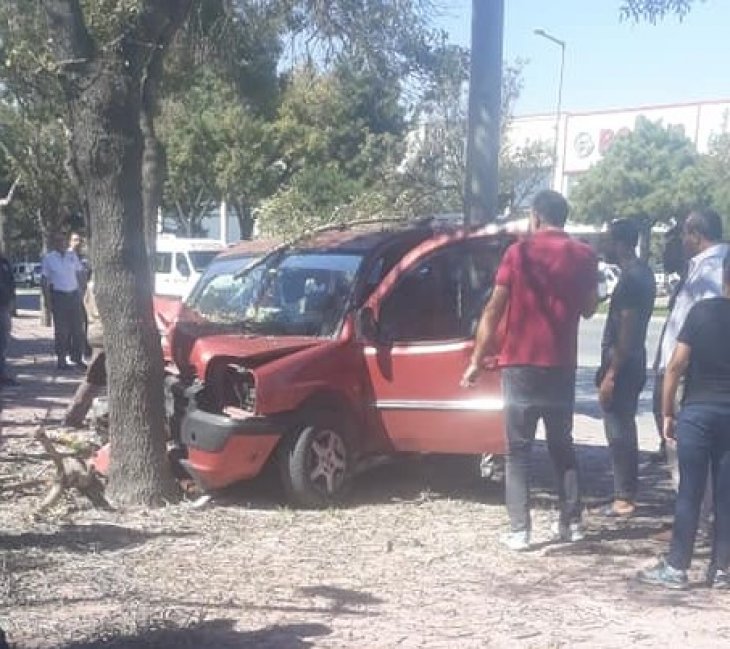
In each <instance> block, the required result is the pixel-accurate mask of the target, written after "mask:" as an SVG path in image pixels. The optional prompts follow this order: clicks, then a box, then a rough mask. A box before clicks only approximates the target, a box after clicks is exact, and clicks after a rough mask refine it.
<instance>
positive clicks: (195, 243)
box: [155, 236, 225, 299]
mask: <svg viewBox="0 0 730 649" xmlns="http://www.w3.org/2000/svg"><path fill="white" fill-rule="evenodd" d="M224 247H225V246H223V244H222V243H220V242H219V241H215V240H212V239H178V238H176V237H166V236H162V237H159V238H158V239H157V251H156V253H155V293H156V294H157V295H171V296H176V297H180V298H183V299H184V298H185V297H186V296H187V294H188V293H189V292H190V289H192V288H193V286H195V282H197V281H198V278H199V277H200V275H201V273H202V272H203V271H204V270H205V269H206V268H207V267H208V264H210V262H211V261H213V258H214V257H215V256H216V255H217V254H218V253H219V252H220V251H221V250H223V248H224Z"/></svg>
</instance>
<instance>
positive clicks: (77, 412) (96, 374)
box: [63, 280, 106, 428]
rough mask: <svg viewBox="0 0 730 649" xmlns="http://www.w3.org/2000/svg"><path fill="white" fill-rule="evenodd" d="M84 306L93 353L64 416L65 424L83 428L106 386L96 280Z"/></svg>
mask: <svg viewBox="0 0 730 649" xmlns="http://www.w3.org/2000/svg"><path fill="white" fill-rule="evenodd" d="M84 307H85V310H86V314H87V316H88V321H89V327H88V333H87V335H88V341H89V345H90V346H91V349H92V353H91V360H90V361H89V369H88V370H87V371H86V376H85V377H84V380H83V381H82V382H81V383H80V384H79V387H78V388H77V389H76V393H75V394H74V397H73V400H72V401H71V404H70V405H69V407H68V409H67V410H66V414H65V415H64V418H63V425H64V426H68V427H70V428H81V427H82V426H83V425H84V419H85V418H86V415H87V413H88V412H89V408H91V406H92V404H93V401H94V398H95V397H97V396H99V395H101V394H103V392H104V388H105V387H106V354H105V353H104V330H103V327H102V324H101V318H100V317H99V309H98V308H97V306H96V297H95V295H94V282H93V281H91V280H90V281H89V283H88V284H87V287H86V295H85V296H84Z"/></svg>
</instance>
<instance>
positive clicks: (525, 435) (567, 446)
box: [502, 366, 581, 532]
mask: <svg viewBox="0 0 730 649" xmlns="http://www.w3.org/2000/svg"><path fill="white" fill-rule="evenodd" d="M502 387H503V391H504V398H505V420H506V421H505V423H506V427H507V445H508V449H509V451H508V454H507V480H506V500H507V512H508V514H509V518H510V525H511V528H512V531H513V532H523V531H526V532H529V531H530V527H531V521H530V456H531V454H532V444H533V442H534V441H535V432H536V429H537V422H538V421H539V420H540V419H542V420H543V422H544V423H545V438H546V440H547V447H548V452H549V453H550V459H551V460H552V464H553V468H554V470H555V475H556V479H557V487H558V497H559V500H560V522H561V523H562V524H565V525H567V524H569V523H574V522H578V521H580V515H581V511H580V510H581V503H580V489H579V484H578V462H577V460H576V456H575V448H574V446H573V435H572V431H573V410H574V408H575V370H574V369H566V368H556V367H532V366H521V367H506V368H504V369H503V370H502Z"/></svg>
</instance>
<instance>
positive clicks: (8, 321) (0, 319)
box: [0, 305, 12, 378]
mask: <svg viewBox="0 0 730 649" xmlns="http://www.w3.org/2000/svg"><path fill="white" fill-rule="evenodd" d="M11 308H12V307H11V306H10V305H7V306H0V378H5V377H6V376H7V353H8V343H9V342H10V329H11V327H12V316H11V313H10V309H11Z"/></svg>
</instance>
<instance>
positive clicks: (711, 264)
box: [655, 210, 730, 526]
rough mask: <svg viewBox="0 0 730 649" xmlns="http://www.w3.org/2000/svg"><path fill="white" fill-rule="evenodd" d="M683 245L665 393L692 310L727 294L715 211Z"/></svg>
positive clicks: (664, 357) (669, 325)
mask: <svg viewBox="0 0 730 649" xmlns="http://www.w3.org/2000/svg"><path fill="white" fill-rule="evenodd" d="M682 244H683V246H684V251H685V253H686V255H687V257H688V258H689V262H688V265H687V273H686V275H685V278H684V280H683V281H682V284H681V287H680V288H679V290H678V291H677V294H676V296H675V297H674V301H673V305H672V309H671V311H670V312H669V315H668V316H667V322H666V324H665V326H664V331H663V333H662V338H661V342H660V348H659V352H658V359H657V374H656V379H655V380H656V383H657V386H656V387H657V388H658V389H659V390H661V388H662V386H663V382H664V372H665V370H666V368H667V365H668V363H669V360H670V359H671V358H672V354H673V353H674V348H675V347H676V346H677V336H678V335H679V332H680V331H681V329H682V327H683V326H684V322H685V320H686V319H687V314H688V313H689V311H690V309H691V308H692V307H693V306H694V305H695V304H696V303H697V302H699V301H700V300H706V299H708V298H713V297H720V296H722V295H723V272H722V265H723V261H724V259H725V256H726V255H727V254H728V251H730V246H728V245H727V244H726V243H723V242H722V219H721V218H720V215H719V214H718V213H717V212H715V211H713V210H695V211H694V212H691V213H690V215H689V216H688V217H687V219H686V220H685V222H684V225H683V226H682ZM668 450H669V451H670V452H668V453H667V456H668V459H669V460H670V465H671V467H672V477H673V479H674V483H675V488H676V486H677V485H678V484H679V467H678V466H677V463H676V452H674V449H668ZM710 497H711V490H709V489H708V491H707V494H706V498H705V502H704V503H703V511H702V518H703V525H705V526H706V524H707V520H708V518H709V515H710V509H711V502H710Z"/></svg>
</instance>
